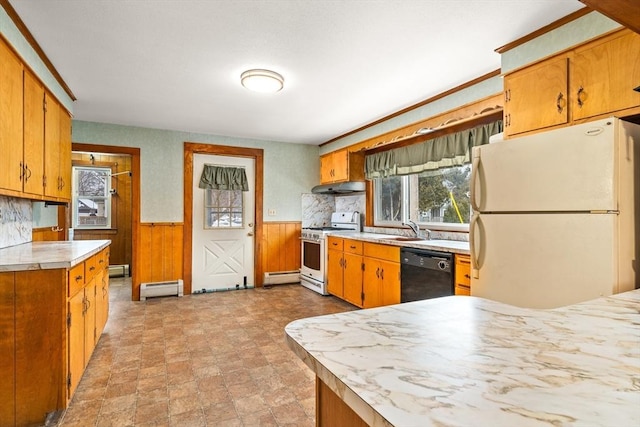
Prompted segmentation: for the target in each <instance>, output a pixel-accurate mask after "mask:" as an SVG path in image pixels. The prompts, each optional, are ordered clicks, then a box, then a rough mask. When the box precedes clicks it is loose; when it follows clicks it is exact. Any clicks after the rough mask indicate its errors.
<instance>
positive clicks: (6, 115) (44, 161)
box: [0, 39, 71, 202]
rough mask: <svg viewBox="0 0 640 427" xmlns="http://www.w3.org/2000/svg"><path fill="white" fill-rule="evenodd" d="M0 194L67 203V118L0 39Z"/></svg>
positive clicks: (69, 124)
mask: <svg viewBox="0 0 640 427" xmlns="http://www.w3.org/2000/svg"><path fill="white" fill-rule="evenodd" d="M0 64H2V66H1V67H0V153H2V156H0V194H4V195H8V196H14V197H22V198H28V199H37V200H43V199H44V200H55V201H65V202H66V201H69V200H71V116H70V115H69V113H68V112H67V111H66V110H65V109H64V107H63V106H62V105H61V104H60V103H59V102H58V101H57V100H56V99H55V98H54V97H53V96H52V95H51V94H49V93H48V92H47V90H46V88H45V86H44V85H43V84H42V82H41V81H40V80H39V79H38V78H37V77H36V76H35V75H34V74H33V73H32V72H31V71H30V70H29V69H28V67H26V66H24V64H23V63H22V62H21V60H20V58H19V57H18V56H17V55H15V54H14V53H13V51H12V50H11V48H10V47H9V46H8V45H7V44H6V43H5V42H4V41H3V40H1V39H0Z"/></svg>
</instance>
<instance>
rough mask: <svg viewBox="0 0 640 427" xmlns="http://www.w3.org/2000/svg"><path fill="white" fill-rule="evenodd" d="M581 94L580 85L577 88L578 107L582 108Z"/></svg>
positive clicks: (582, 91)
mask: <svg viewBox="0 0 640 427" xmlns="http://www.w3.org/2000/svg"><path fill="white" fill-rule="evenodd" d="M582 94H584V88H583V87H582V86H580V87H579V88H578V107H580V108H582V106H583V105H584V100H583V99H582Z"/></svg>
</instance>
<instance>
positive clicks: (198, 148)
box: [182, 142, 264, 295]
mask: <svg viewBox="0 0 640 427" xmlns="http://www.w3.org/2000/svg"><path fill="white" fill-rule="evenodd" d="M194 154H213V155H219V156H229V157H249V158H253V159H254V161H255V169H256V170H255V173H256V175H255V176H256V179H255V181H256V182H255V187H256V189H255V197H256V203H255V230H254V233H255V239H254V243H253V258H254V275H253V283H254V284H255V286H256V287H260V286H262V280H261V278H262V271H263V267H262V258H261V257H260V253H261V252H262V251H261V245H262V222H263V219H262V200H263V199H262V197H263V188H264V183H263V176H264V150H263V149H261V148H244V147H233V146H229V145H215V144H202V143H198V142H185V143H184V199H183V203H184V219H183V224H184V233H183V247H184V252H183V257H182V259H183V265H182V272H183V274H182V278H183V282H184V293H185V295H186V294H190V293H191V284H192V270H191V263H192V250H193V234H192V233H193V155H194Z"/></svg>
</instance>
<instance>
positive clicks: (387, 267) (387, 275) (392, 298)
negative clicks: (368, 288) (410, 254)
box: [380, 261, 400, 305]
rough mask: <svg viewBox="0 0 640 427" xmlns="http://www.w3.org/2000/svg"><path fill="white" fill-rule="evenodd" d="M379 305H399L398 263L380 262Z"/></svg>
mask: <svg viewBox="0 0 640 427" xmlns="http://www.w3.org/2000/svg"><path fill="white" fill-rule="evenodd" d="M380 267H381V269H382V272H381V274H380V302H381V305H391V304H400V263H397V262H390V261H380Z"/></svg>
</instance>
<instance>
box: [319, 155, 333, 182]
mask: <svg viewBox="0 0 640 427" xmlns="http://www.w3.org/2000/svg"><path fill="white" fill-rule="evenodd" d="M332 154H333V153H330V154H326V155H324V156H322V157H320V183H321V184H328V183H330V182H333V155H332Z"/></svg>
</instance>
